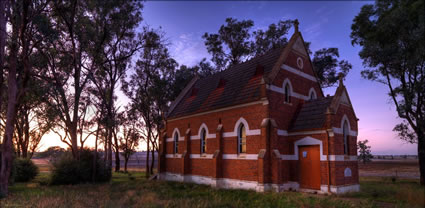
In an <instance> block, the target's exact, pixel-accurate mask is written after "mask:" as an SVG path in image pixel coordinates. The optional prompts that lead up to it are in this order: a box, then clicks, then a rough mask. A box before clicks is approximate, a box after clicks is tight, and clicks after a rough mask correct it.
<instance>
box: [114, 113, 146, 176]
mask: <svg viewBox="0 0 425 208" xmlns="http://www.w3.org/2000/svg"><path fill="white" fill-rule="evenodd" d="M119 120H120V125H119V129H120V132H121V136H119V145H118V148H119V150H120V151H121V155H122V156H123V157H124V172H127V164H128V160H129V159H130V157H131V156H132V155H133V154H134V153H136V148H137V147H138V146H139V143H140V139H141V134H140V132H141V129H142V128H141V126H140V121H139V119H138V117H137V115H136V114H135V112H134V111H133V110H131V109H128V108H127V109H126V110H125V111H124V112H123V113H121V114H120V116H119Z"/></svg>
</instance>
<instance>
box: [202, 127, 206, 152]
mask: <svg viewBox="0 0 425 208" xmlns="http://www.w3.org/2000/svg"><path fill="white" fill-rule="evenodd" d="M206 152H207V131H205V129H202V131H201V154H203V153H206Z"/></svg>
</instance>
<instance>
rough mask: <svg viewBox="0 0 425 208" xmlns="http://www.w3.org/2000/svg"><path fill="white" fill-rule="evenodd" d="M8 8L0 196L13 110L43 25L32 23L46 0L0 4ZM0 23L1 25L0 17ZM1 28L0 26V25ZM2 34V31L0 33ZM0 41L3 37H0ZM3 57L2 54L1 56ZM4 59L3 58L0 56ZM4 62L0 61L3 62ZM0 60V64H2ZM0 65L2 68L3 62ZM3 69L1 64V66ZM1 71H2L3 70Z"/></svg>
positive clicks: (8, 164)
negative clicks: (5, 101) (8, 28)
mask: <svg viewBox="0 0 425 208" xmlns="http://www.w3.org/2000/svg"><path fill="white" fill-rule="evenodd" d="M3 3H4V4H6V5H8V7H6V8H0V9H2V10H3V11H2V15H4V14H5V15H6V16H7V19H8V23H9V24H10V26H11V27H10V32H8V31H6V32H7V33H8V34H7V36H8V39H7V43H8V44H7V50H6V51H7V52H8V54H7V59H6V60H7V61H5V62H7V65H6V66H7V96H6V97H7V109H6V110H5V112H6V116H5V127H4V137H3V144H2V155H1V162H0V164H1V168H0V195H1V196H3V195H7V193H8V182H9V176H10V172H11V166H12V162H13V157H12V154H13V133H14V127H15V121H16V117H17V110H18V107H19V105H20V103H21V102H22V99H23V97H25V94H26V91H27V88H28V81H29V80H30V79H31V76H32V75H33V74H32V70H33V69H32V63H33V60H30V55H31V54H32V53H33V49H34V48H35V46H36V45H37V44H39V43H40V42H39V41H38V39H37V36H38V35H40V34H42V33H43V30H42V29H41V28H43V22H40V21H34V20H38V19H42V18H44V17H45V15H46V12H45V9H46V6H47V2H46V1H37V2H33V1H29V0H23V1H13V0H12V1H4V2H2V4H1V7H3V5H4V4H3ZM1 21H2V22H1V24H4V22H3V21H4V19H3V18H2V20H1ZM1 27H2V28H3V26H1ZM1 34H2V35H4V31H3V32H1ZM0 36H1V35H0ZM0 38H1V39H2V40H0V42H1V41H4V37H0ZM1 50H4V48H2V49H1ZM3 55H4V56H6V54H3ZM0 58H4V57H0ZM3 60H4V59H3ZM3 60H2V61H3ZM5 62H2V65H3V64H4V63H5ZM2 67H3V68H4V67H5V65H3V66H2ZM3 68H2V69H3Z"/></svg>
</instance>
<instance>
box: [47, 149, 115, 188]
mask: <svg viewBox="0 0 425 208" xmlns="http://www.w3.org/2000/svg"><path fill="white" fill-rule="evenodd" d="M96 158H97V161H96V176H95V182H106V181H109V180H110V179H111V176H112V172H111V169H110V168H109V167H107V164H105V162H104V161H103V160H102V159H101V158H100V157H99V156H97V157H96ZM93 160H94V153H93V151H90V150H88V149H84V150H82V151H81V152H80V160H76V159H74V158H73V157H71V155H69V154H65V155H63V156H62V157H61V158H60V159H58V160H56V161H54V162H53V170H52V176H51V177H52V178H51V183H52V184H53V185H59V184H78V183H87V182H92V172H93V162H94V161H93Z"/></svg>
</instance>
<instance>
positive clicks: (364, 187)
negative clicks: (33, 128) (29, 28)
mask: <svg viewBox="0 0 425 208" xmlns="http://www.w3.org/2000/svg"><path fill="white" fill-rule="evenodd" d="M375 164H379V163H375ZM395 165H397V164H396V163H395V164H393V166H395ZM386 166H387V167H386V168H391V167H390V166H391V165H388V164H386ZM363 167H364V166H363ZM367 168H368V170H370V171H374V168H375V170H382V169H385V168H382V165H375V166H374V165H373V164H370V165H368V166H367ZM363 170H364V169H361V171H363ZM48 180H49V173H47V172H42V173H41V174H40V175H39V176H38V177H37V178H36V179H35V180H34V181H32V182H30V183H17V184H15V185H13V186H11V187H10V192H11V193H10V196H9V197H8V198H6V199H1V200H0V207H1V208H3V207H49V208H50V207H409V208H410V207H424V200H425V199H424V188H423V187H421V186H420V185H419V182H418V180H417V179H397V180H396V181H395V182H393V181H392V180H391V178H390V177H361V179H360V185H361V191H360V192H358V193H352V194H346V195H343V196H324V195H312V194H306V193H297V192H284V193H271V192H270V193H256V192H254V191H244V190H219V189H214V188H211V187H208V186H203V185H195V184H185V183H176V182H165V181H148V180H146V179H145V177H144V173H142V172H132V173H131V174H124V173H114V174H113V178H112V181H111V182H109V183H104V184H80V185H73V186H72V185H69V186H48V185H46V184H47V181H48Z"/></svg>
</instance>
